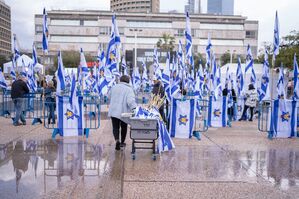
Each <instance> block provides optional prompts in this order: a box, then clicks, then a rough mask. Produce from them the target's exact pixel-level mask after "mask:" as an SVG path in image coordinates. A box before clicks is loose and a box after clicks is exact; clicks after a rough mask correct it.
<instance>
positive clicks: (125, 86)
mask: <svg viewBox="0 0 299 199" xmlns="http://www.w3.org/2000/svg"><path fill="white" fill-rule="evenodd" d="M129 83H130V77H129V76H127V75H123V76H121V77H120V83H118V84H116V85H115V86H113V87H112V88H111V91H110V107H109V112H108V116H109V117H111V120H112V129H113V136H114V139H115V142H116V144H115V150H120V147H121V146H125V140H126V136H127V124H126V123H125V122H123V121H122V120H121V114H122V113H128V112H132V110H133V109H135V108H136V106H137V104H136V102H135V94H134V91H133V88H132V86H131V85H130V84H129ZM120 128H121V142H120V141H119V129H120Z"/></svg>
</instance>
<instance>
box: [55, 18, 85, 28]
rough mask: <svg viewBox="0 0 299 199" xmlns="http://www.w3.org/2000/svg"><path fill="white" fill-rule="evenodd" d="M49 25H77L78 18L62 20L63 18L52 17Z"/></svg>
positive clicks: (78, 22) (78, 23)
mask: <svg viewBox="0 0 299 199" xmlns="http://www.w3.org/2000/svg"><path fill="white" fill-rule="evenodd" d="M51 25H56V26H79V25H80V20H64V19H52V20H51Z"/></svg>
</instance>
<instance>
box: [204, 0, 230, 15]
mask: <svg viewBox="0 0 299 199" xmlns="http://www.w3.org/2000/svg"><path fill="white" fill-rule="evenodd" d="M208 14H218V15H234V0H208Z"/></svg>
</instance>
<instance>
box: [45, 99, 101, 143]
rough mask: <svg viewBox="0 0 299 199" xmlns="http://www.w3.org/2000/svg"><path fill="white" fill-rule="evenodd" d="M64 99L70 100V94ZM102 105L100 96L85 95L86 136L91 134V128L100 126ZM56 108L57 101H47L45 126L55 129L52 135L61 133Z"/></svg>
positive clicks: (84, 118)
mask: <svg viewBox="0 0 299 199" xmlns="http://www.w3.org/2000/svg"><path fill="white" fill-rule="evenodd" d="M64 99H65V100H66V101H68V99H69V96H64ZM100 105H101V100H100V98H99V97H98V96H83V120H84V125H85V127H84V134H85V135H86V137H88V136H89V130H90V129H98V128H99V127H100V108H101V106H100ZM56 110H57V107H56V102H47V101H46V102H45V109H44V115H45V117H44V127H45V128H47V129H53V134H52V137H55V136H56V135H57V134H59V127H58V121H57V118H56V115H57V113H56ZM69 129H71V128H69ZM66 130H67V129H66Z"/></svg>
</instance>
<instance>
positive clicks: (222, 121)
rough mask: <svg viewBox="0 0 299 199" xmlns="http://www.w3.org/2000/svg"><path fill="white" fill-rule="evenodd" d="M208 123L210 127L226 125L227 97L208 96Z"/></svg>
mask: <svg viewBox="0 0 299 199" xmlns="http://www.w3.org/2000/svg"><path fill="white" fill-rule="evenodd" d="M208 125H209V126H210V127H226V125H227V98H226V97H219V98H218V99H217V100H215V99H214V98H213V96H210V100H209V109H208Z"/></svg>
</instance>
